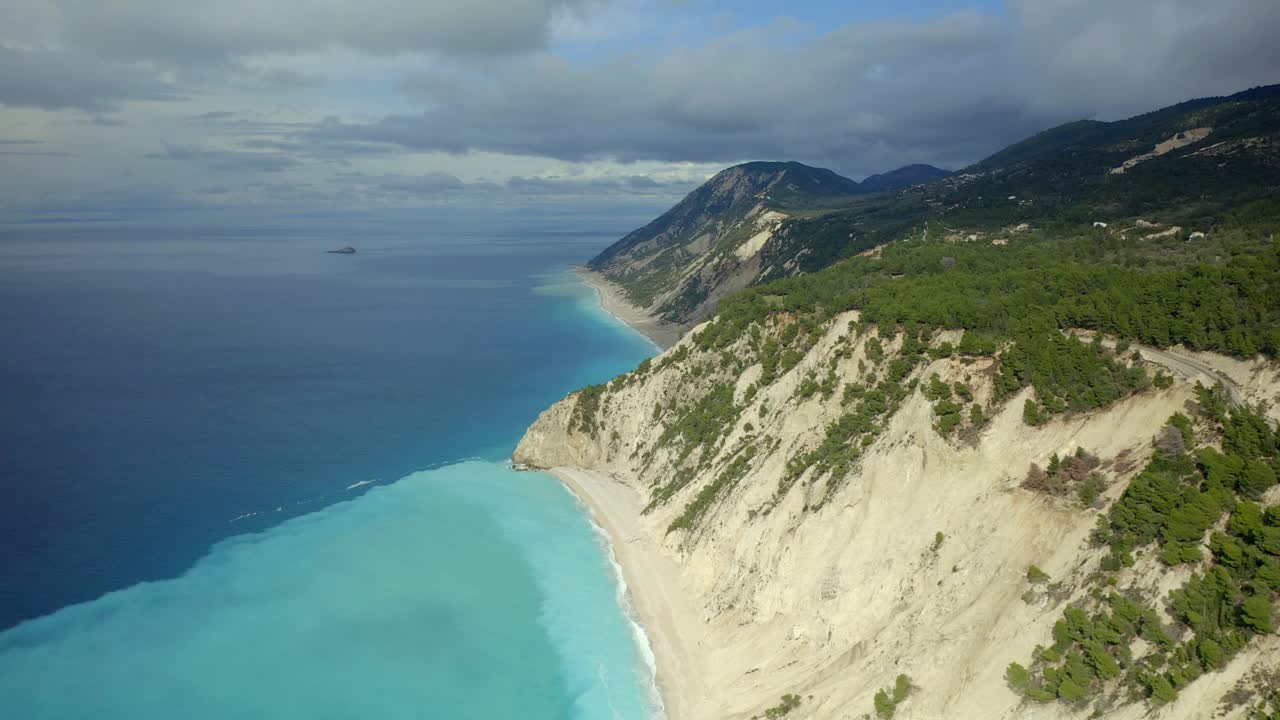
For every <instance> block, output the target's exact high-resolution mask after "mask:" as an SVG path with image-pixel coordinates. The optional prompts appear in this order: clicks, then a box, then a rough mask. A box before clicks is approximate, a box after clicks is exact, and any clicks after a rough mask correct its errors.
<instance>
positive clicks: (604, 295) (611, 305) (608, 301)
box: [573, 265, 685, 351]
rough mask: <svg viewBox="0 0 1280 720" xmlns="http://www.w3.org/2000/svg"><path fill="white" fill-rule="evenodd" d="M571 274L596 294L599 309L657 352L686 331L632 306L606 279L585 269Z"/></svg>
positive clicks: (673, 342)
mask: <svg viewBox="0 0 1280 720" xmlns="http://www.w3.org/2000/svg"><path fill="white" fill-rule="evenodd" d="M573 272H574V274H576V275H577V276H578V277H579V278H581V279H582V281H583V282H584V283H586V284H587V285H588V286H589V287H591V288H592V289H593V290H595V291H596V298H597V299H598V300H599V302H600V307H601V309H603V310H604V311H605V312H607V313H609V314H610V315H612V316H613V317H614V318H615V319H617V320H618V321H619V322H621V323H622V324H624V325H626V326H627V327H629V328H631V329H632V330H635V331H636V332H638V333H640V334H641V335H644V336H645V337H647V338H649V341H650V342H652V343H653V344H654V345H656V346H658V350H660V351H662V350H666V349H668V348H670V347H672V346H673V345H675V344H676V343H677V342H679V341H680V338H681V337H683V336H684V332H685V328H684V327H682V326H680V325H675V324H672V323H669V322H667V321H665V320H662V319H659V318H657V317H654V316H653V315H650V314H649V313H648V312H646V311H645V310H644V308H641V307H639V306H637V305H634V304H632V303H631V302H630V301H629V300H627V299H626V297H625V296H624V295H623V294H622V289H621V288H620V287H618V286H617V285H616V284H614V283H613V282H612V281H610V280H609V279H608V278H606V277H605V276H603V275H601V274H600V273H598V272H595V271H594V270H588V269H587V268H586V267H584V266H581V265H579V266H576V267H574V268H573Z"/></svg>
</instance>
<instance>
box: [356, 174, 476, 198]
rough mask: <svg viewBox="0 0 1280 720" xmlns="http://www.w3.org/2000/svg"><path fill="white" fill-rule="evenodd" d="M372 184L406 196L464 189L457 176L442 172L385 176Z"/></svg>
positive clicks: (377, 187) (385, 190)
mask: <svg viewBox="0 0 1280 720" xmlns="http://www.w3.org/2000/svg"><path fill="white" fill-rule="evenodd" d="M370 184H371V185H372V187H374V188H376V189H377V190H381V191H384V192H391V193H397V194H405V195H437V194H440V193H443V192H449V191H451V190H461V189H462V188H463V183H462V181H461V180H459V179H458V178H457V177H456V176H454V175H450V174H448V173H442V172H430V173H423V174H422V175H383V176H381V177H378V178H372V182H371V183H370Z"/></svg>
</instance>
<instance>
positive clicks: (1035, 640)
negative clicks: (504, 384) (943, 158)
mask: <svg viewBox="0 0 1280 720" xmlns="http://www.w3.org/2000/svg"><path fill="white" fill-rule="evenodd" d="M859 320H860V318H859V315H858V313H856V312H846V313H843V314H840V315H837V316H835V317H834V318H833V319H832V320H831V321H829V322H827V323H825V324H823V325H822V326H821V327H819V328H816V329H815V330H814V334H813V337H812V339H811V340H810V341H809V342H808V343H807V347H806V344H805V343H802V344H800V345H793V346H792V347H795V348H797V354H796V355H792V356H791V357H790V358H788V359H785V360H784V361H783V362H782V364H781V365H776V366H771V364H772V357H771V356H768V355H767V354H765V353H763V352H762V351H761V350H760V348H761V341H762V338H761V337H759V336H757V337H754V338H753V337H751V336H749V335H744V336H743V337H741V338H739V339H737V340H735V341H733V342H732V343H731V344H729V345H727V346H724V347H718V348H717V347H713V346H712V344H711V343H709V342H705V338H704V339H703V340H704V342H699V337H698V335H699V333H700V332H701V331H702V330H701V329H700V330H695V331H693V332H691V333H690V334H689V335H687V336H686V337H685V338H684V339H683V340H682V341H681V342H680V343H679V344H678V345H677V346H675V347H674V348H672V349H670V350H668V351H667V352H666V353H664V354H663V355H662V356H661V357H659V358H656V359H654V360H653V361H649V362H646V363H644V364H642V365H641V367H640V368H638V369H637V370H636V371H634V372H632V373H629V374H627V375H624V376H621V377H619V378H618V379H616V380H614V381H613V382H611V383H610V384H609V385H608V386H598V387H594V388H589V389H587V390H584V391H580V392H579V393H575V394H574V395H571V396H569V397H568V398H566V399H564V400H562V401H560V402H559V403H557V404H555V405H554V406H552V407H551V408H549V409H548V410H547V411H545V412H544V413H543V414H542V415H541V416H540V417H539V418H538V420H537V421H536V422H535V423H534V425H533V426H532V427H531V428H530V429H529V431H528V433H527V434H526V436H525V437H524V438H523V440H522V441H521V442H520V445H519V447H518V448H517V450H516V453H515V459H516V460H517V461H519V462H524V463H528V464H530V465H533V466H536V467H543V468H555V467H565V466H569V467H576V468H585V469H589V470H592V471H596V472H598V473H601V474H606V475H608V476H611V477H613V478H615V479H616V480H617V481H619V482H621V483H623V484H624V485H626V486H628V487H629V488H631V489H633V490H634V491H635V492H636V493H638V495H639V496H640V498H641V501H642V502H643V503H645V504H647V506H648V507H647V508H646V510H645V512H644V514H642V515H641V516H640V517H639V519H638V527H639V531H638V532H639V534H640V535H641V536H642V538H638V540H639V539H643V541H644V542H646V543H651V544H653V545H654V546H656V547H659V548H661V552H662V553H663V554H664V555H665V556H666V557H668V558H669V559H671V560H672V561H674V562H675V563H676V564H677V565H678V567H679V571H678V572H679V575H680V583H681V585H682V586H683V587H684V591H685V592H686V593H687V594H688V596H689V597H688V599H689V601H690V602H691V604H692V605H693V606H694V607H695V608H696V611H697V612H698V614H699V615H700V618H699V621H700V627H699V628H698V630H699V632H700V634H701V641H700V643H699V648H698V650H699V654H700V656H701V659H700V660H699V663H700V667H698V668H696V669H688V668H685V669H684V672H685V673H689V674H696V675H697V683H696V684H695V686H694V688H693V689H692V690H688V693H689V694H690V695H691V697H690V698H688V699H686V700H683V701H682V702H683V703H684V706H683V707H680V708H679V712H681V713H682V714H681V715H679V716H676V718H675V720H691V719H692V720H702V719H703V718H706V719H711V718H716V719H719V718H743V719H744V720H745V719H746V718H754V717H763V716H764V713H766V711H768V710H769V709H770V708H774V712H775V713H777V712H784V711H786V707H787V704H786V703H782V704H780V702H781V701H780V698H781V697H782V696H783V695H785V694H794V695H796V696H798V700H799V705H798V706H797V707H794V708H793V709H791V710H790V711H786V712H787V714H788V715H789V716H792V717H799V718H862V717H867V716H874V715H875V710H874V706H875V703H876V700H875V696H876V694H877V692H878V691H881V690H882V689H887V688H892V687H893V686H894V684H895V679H896V678H897V677H898V676H900V675H905V676H907V677H908V678H909V682H910V685H911V686H912V689H911V691H910V692H909V693H908V694H907V696H906V698H905V700H903V701H901V702H900V703H898V704H897V707H896V714H894V717H897V718H907V719H909V718H948V719H949V720H952V719H961V718H975V719H978V718H981V719H982V720H989V719H992V718H1009V719H1010V720H1012V719H1013V718H1084V717H1089V716H1090V714H1091V713H1094V712H1095V711H1097V713H1098V714H1099V715H1101V716H1105V717H1108V718H1138V717H1145V716H1147V715H1149V714H1150V713H1151V712H1152V711H1153V707H1154V706H1153V705H1152V704H1151V703H1150V702H1149V701H1145V700H1141V699H1138V700H1134V699H1132V698H1127V696H1126V695H1125V691H1124V690H1123V689H1122V688H1118V687H1113V685H1114V682H1113V685H1112V686H1105V685H1104V686H1105V687H1110V688H1112V689H1111V690H1106V691H1104V692H1103V694H1102V695H1101V697H1099V698H1096V699H1093V700H1091V701H1090V702H1089V703H1077V704H1074V705H1073V704H1069V703H1066V702H1063V701H1052V702H1046V703H1040V702H1035V701H1033V700H1030V699H1028V698H1027V697H1025V696H1024V695H1023V694H1022V693H1020V692H1018V691H1016V690H1015V689H1013V688H1011V686H1010V684H1009V682H1008V681H1007V679H1006V670H1007V668H1008V666H1009V665H1010V663H1013V662H1017V663H1023V664H1028V663H1029V659H1030V658H1032V657H1033V653H1036V652H1038V651H1039V649H1040V648H1042V647H1044V646H1047V645H1049V644H1051V643H1053V638H1054V633H1055V629H1054V626H1055V623H1056V622H1058V620H1059V619H1060V618H1061V617H1062V614H1063V611H1064V609H1065V608H1068V607H1073V606H1080V607H1089V606H1090V603H1094V602H1096V601H1097V597H1098V593H1100V592H1102V590H1100V589H1099V588H1100V587H1101V588H1102V589H1106V588H1118V589H1119V590H1121V591H1123V592H1124V593H1126V594H1128V595H1131V596H1133V597H1140V598H1145V599H1147V600H1148V601H1150V602H1151V603H1153V604H1155V605H1159V603H1160V601H1161V599H1162V598H1164V596H1165V595H1166V593H1167V592H1168V591H1169V590H1170V589H1173V588H1175V587H1178V585H1179V584H1181V583H1182V582H1184V581H1186V580H1187V579H1188V577H1190V575H1191V568H1189V567H1186V566H1178V567H1174V568H1167V567H1165V566H1164V565H1163V564H1162V563H1160V562H1158V561H1157V560H1156V559H1155V554H1154V553H1145V554H1140V555H1139V556H1138V558H1137V561H1136V562H1135V563H1134V564H1133V565H1132V567H1126V568H1123V569H1121V570H1119V571H1118V572H1116V573H1114V574H1113V577H1114V580H1112V581H1106V583H1110V585H1108V584H1106V583H1103V584H1101V585H1099V582H1100V581H1099V580H1098V578H1099V572H1100V570H1099V568H1100V565H1101V564H1102V563H1103V562H1104V559H1105V557H1106V556H1107V548H1106V547H1100V546H1098V544H1097V543H1091V542H1090V534H1091V531H1093V530H1094V528H1095V527H1096V526H1097V525H1098V523H1099V518H1101V517H1106V515H1107V513H1108V511H1109V509H1110V508H1112V507H1113V506H1114V504H1115V503H1116V502H1117V499H1118V498H1120V497H1121V496H1122V495H1123V494H1124V493H1125V491H1126V488H1127V486H1128V485H1129V483H1130V482H1131V480H1132V479H1133V478H1134V477H1135V476H1136V475H1137V474H1138V473H1139V472H1140V471H1141V470H1142V469H1143V467H1144V465H1146V463H1147V462H1148V461H1149V460H1150V459H1151V458H1152V455H1153V452H1154V450H1153V443H1152V438H1153V435H1155V434H1157V433H1158V432H1159V431H1160V428H1162V427H1163V426H1164V425H1165V422H1166V421H1167V420H1168V419H1169V418H1170V416H1172V415H1173V414H1174V413H1178V412H1183V413H1186V412H1188V409H1187V408H1188V403H1190V402H1192V401H1193V399H1194V398H1195V396H1196V393H1195V390H1194V387H1193V386H1192V384H1191V378H1189V377H1185V376H1182V375H1178V374H1177V371H1178V368H1176V367H1175V368H1173V370H1174V380H1173V382H1172V383H1169V384H1168V386H1167V387H1164V388H1163V389H1157V388H1155V387H1147V388H1146V389H1143V390H1140V391H1137V392H1134V393H1132V394H1129V395H1127V396H1126V397H1123V398H1122V399H1120V400H1118V401H1116V402H1114V403H1110V404H1109V405H1107V406H1105V407H1102V408H1099V409H1095V410H1093V411H1089V412H1083V413H1075V414H1064V415H1060V416H1055V417H1054V418H1052V419H1050V420H1048V421H1047V422H1044V423H1043V424H1040V425H1038V426H1029V425H1027V424H1026V423H1025V422H1024V417H1023V408H1024V400H1026V399H1027V398H1028V397H1031V396H1032V392H1033V391H1032V390H1031V389H1030V388H1025V389H1023V390H1020V391H1018V392H1017V393H1016V394H1014V395H1013V396H1011V397H1004V398H999V397H997V394H998V389H997V387H996V383H995V381H994V378H995V377H996V370H997V369H996V367H995V366H996V365H997V363H998V359H997V358H994V357H990V356H979V355H960V354H952V353H949V352H946V351H945V349H946V348H949V347H950V346H954V345H956V344H958V343H959V342H960V340H961V332H960V331H941V332H933V333H930V334H928V335H927V337H926V339H925V341H924V342H925V345H926V346H927V349H925V348H924V347H920V346H918V343H917V342H916V341H914V340H913V339H912V338H910V337H908V335H907V333H905V332H904V331H902V330H898V331H896V332H889V333H888V336H887V337H882V336H880V335H878V334H877V330H876V328H875V327H874V326H866V325H865V324H861V323H859ZM794 322H795V320H794V318H792V317H790V316H788V315H787V314H786V313H777V314H774V315H773V316H772V317H771V318H770V320H769V321H768V323H767V324H766V325H765V326H764V327H763V328H761V329H760V332H761V333H762V334H763V342H764V345H765V346H767V344H768V340H770V339H779V341H781V340H782V339H785V338H786V337H787V336H788V335H792V334H793V333H792V331H789V328H790V327H792V325H793V324H794ZM704 327H710V326H704ZM939 349H943V351H942V352H939ZM1197 357H1198V358H1199V360H1200V361H1207V362H1213V363H1216V364H1215V369H1220V370H1221V371H1222V372H1225V373H1227V374H1228V375H1230V377H1231V378H1232V379H1233V380H1234V381H1236V382H1238V383H1239V386H1240V388H1241V391H1242V392H1244V393H1246V394H1247V396H1248V397H1249V398H1250V399H1253V400H1260V399H1273V398H1274V395H1275V393H1276V390H1277V388H1280V375H1277V373H1276V371H1275V369H1274V368H1273V367H1271V366H1269V365H1267V364H1265V363H1262V362H1254V363H1250V362H1240V361H1231V360H1227V359H1225V358H1222V357H1220V356H1215V355H1211V354H1208V353H1200V354H1199V355H1197ZM909 358H915V359H914V360H913V361H912V366H911V367H910V369H909V370H908V371H907V372H906V373H905V374H903V373H902V372H901V367H902V365H901V363H898V364H897V365H895V363H896V361H899V360H902V359H909ZM1125 362H1132V363H1135V367H1144V368H1145V369H1147V370H1149V371H1152V372H1156V371H1163V368H1160V367H1158V366H1156V365H1152V364H1150V363H1146V362H1143V361H1139V360H1137V359H1127V360H1125ZM895 367H896V368H898V369H897V370H895V369H894V368H895ZM895 375H897V377H896V379H894V382H895V383H897V384H898V386H899V387H900V388H901V390H900V392H897V393H896V394H895V393H894V392H890V393H888V395H887V396H886V397H887V398H888V405H889V407H888V408H887V409H885V410H884V411H883V412H880V413H879V414H874V411H871V412H872V413H873V415H874V416H875V421H874V422H872V423H871V424H870V425H869V426H868V429H867V430H866V432H865V433H862V432H861V431H858V434H855V435H854V436H853V438H852V441H851V442H850V443H849V444H848V445H849V446H851V447H854V448H855V449H854V450H853V451H848V450H841V451H840V453H835V454H833V453H832V451H831V447H830V446H831V442H830V439H831V438H832V437H833V433H834V430H833V428H842V427H847V426H848V423H849V422H850V421H849V420H848V419H847V418H848V417H850V416H851V415H855V414H857V413H860V412H862V410H861V408H862V407H863V402H862V401H859V400H858V399H857V398H858V397H860V394H864V395H865V394H866V393H868V388H872V387H881V386H882V385H881V384H882V383H884V382H887V379H888V378H893V377H894V376H895ZM935 375H936V377H935ZM939 382H941V383H946V384H954V383H961V384H962V385H963V387H964V389H965V392H967V393H969V394H970V395H971V396H972V400H973V402H974V403H975V405H977V406H978V407H981V408H985V409H986V415H985V417H983V418H981V419H978V418H977V417H976V416H975V417H974V418H973V419H971V420H964V421H962V422H961V423H960V426H959V427H958V428H957V429H955V430H953V431H950V432H947V433H943V432H940V431H939V429H938V427H939V421H940V418H939V416H938V414H937V413H938V404H937V403H938V400H937V397H939V395H935V396H934V397H932V398H931V397H927V394H928V393H929V392H931V390H930V388H931V387H932V388H935V389H936V388H937V387H939V385H938V383H939ZM1162 384H1164V383H1162ZM855 406H856V407H857V408H859V410H858V411H857V412H851V408H852V407H855ZM1203 422H1204V421H1200V420H1197V423H1201V424H1202V423H1203ZM842 447H844V446H842ZM1077 448H1081V449H1083V451H1085V455H1086V456H1088V457H1091V458H1093V459H1094V460H1092V461H1091V462H1094V463H1095V465H1096V471H1095V473H1094V474H1096V475H1097V476H1098V477H1099V478H1100V479H1101V485H1102V487H1101V489H1100V495H1099V496H1098V497H1097V498H1092V499H1090V500H1089V502H1088V503H1084V502H1083V501H1081V500H1077V499H1076V496H1075V493H1074V491H1072V493H1070V494H1068V495H1063V494H1061V493H1057V494H1055V493H1053V492H1046V491H1045V490H1043V489H1036V488H1032V487H1028V484H1027V483H1026V482H1025V480H1026V479H1027V478H1028V475H1029V467H1030V465H1031V464H1032V463H1038V464H1041V465H1044V464H1045V463H1046V462H1047V461H1049V459H1050V458H1051V457H1053V456H1055V455H1056V456H1059V457H1064V458H1070V457H1072V456H1073V454H1074V453H1076V451H1077ZM841 453H843V454H841ZM806 463H807V465H806ZM1091 467H1093V466H1091ZM1091 477H1092V475H1091ZM1267 499H1269V500H1270V501H1271V502H1274V501H1276V500H1278V499H1280V497H1277V492H1276V490H1275V489H1273V490H1272V491H1271V494H1270V496H1269V498H1267ZM1032 566H1035V567H1036V568H1038V569H1039V570H1041V571H1043V572H1044V573H1047V576H1048V579H1045V578H1040V577H1039V576H1036V577H1034V578H1032V577H1029V568H1030V567H1032ZM1031 574H1032V575H1035V574H1034V573H1031ZM1161 612H1163V613H1165V615H1162V617H1164V618H1165V621H1166V622H1172V619H1171V618H1170V617H1169V616H1168V612H1169V611H1168V610H1161ZM1137 642H1138V643H1141V641H1137ZM1142 652H1143V651H1142V648H1141V647H1137V649H1136V653H1135V654H1136V655H1138V656H1140V655H1141V654H1142ZM1277 653H1280V642H1278V641H1277V638H1276V637H1275V636H1274V635H1269V636H1264V637H1259V638H1256V639H1255V640H1253V642H1250V643H1249V644H1248V645H1247V646H1246V647H1245V648H1244V649H1242V650H1241V651H1240V652H1239V653H1238V654H1237V655H1235V657H1234V659H1232V660H1231V662H1230V663H1229V664H1226V665H1224V666H1223V667H1222V668H1221V669H1218V670H1216V671H1214V672H1210V673H1206V674H1204V675H1202V676H1201V677H1199V678H1198V679H1196V680H1195V681H1194V682H1190V683H1188V684H1187V685H1186V686H1185V687H1183V688H1182V689H1180V691H1179V692H1178V696H1177V699H1176V700H1175V701H1173V702H1172V703H1170V704H1168V705H1165V706H1163V707H1158V708H1156V712H1157V716H1158V717H1161V718H1188V719H1190V718H1207V717H1211V716H1216V715H1217V713H1219V712H1220V711H1222V712H1223V715H1222V716H1223V717H1246V716H1247V715H1246V714H1245V713H1246V711H1247V708H1246V707H1245V706H1244V705H1239V704H1237V705H1236V706H1232V705H1231V702H1230V697H1231V694H1232V693H1233V692H1235V693H1236V694H1237V695H1239V696H1240V697H1243V698H1252V697H1255V696H1256V695H1257V694H1258V693H1260V692H1264V691H1263V690H1258V689H1257V687H1255V686H1256V685H1257V684H1258V683H1265V682H1267V681H1268V678H1271V679H1274V676H1272V675H1268V674H1266V673H1269V672H1271V671H1273V670H1274V666H1275V664H1276V663H1275V658H1276V657H1277ZM677 682H678V678H677ZM1241 693H1243V695H1241ZM891 697H892V693H891V692H890V693H887V694H886V695H885V698H886V699H888V698H891ZM1050 697H1052V695H1051V696H1050ZM1224 703H1225V704H1224ZM776 716H778V715H771V717H776Z"/></svg>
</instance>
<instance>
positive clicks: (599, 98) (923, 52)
mask: <svg viewBox="0 0 1280 720" xmlns="http://www.w3.org/2000/svg"><path fill="white" fill-rule="evenodd" d="M1122 5H1123V8H1117V7H1115V4H1114V3H1110V4H1103V3H1102V2H1097V1H1094V0H1054V1H1053V2H1031V1H1030V0H1026V1H1025V2H1019V3H1018V4H1017V5H1016V6H1015V8H1014V11H1013V13H1012V18H1005V17H996V16H990V15H983V14H980V13H977V12H974V11H968V12H961V13H955V14H950V15H946V16H941V17H936V18H932V19H928V20H924V21H884V22H872V23H862V24H853V25H848V26H845V27H841V28H838V29H835V30H833V31H831V32H828V33H826V34H822V35H818V36H816V37H813V36H810V35H806V34H803V33H801V34H796V33H794V32H793V30H794V27H793V25H792V24H789V23H775V24H773V25H770V26H767V27H763V28H757V29H753V30H749V31H743V32H738V33H735V34H731V35H728V36H723V37H720V38H716V39H713V40H711V41H709V42H706V43H704V44H701V45H698V46H694V47H683V48H677V49H674V50H671V51H669V52H666V53H665V54H659V55H656V56H655V55H653V54H648V53H642V52H634V53H630V54H627V55H624V56H618V57H614V58H613V59H611V60H606V61H601V62H595V63H591V64H583V63H574V62H570V61H569V60H567V59H565V58H563V57H559V56H556V55H554V54H551V53H541V54H538V55H536V56H533V57H528V58H521V59H520V60H519V61H512V62H505V63H496V64H495V63H490V64H486V65H485V66H483V67H482V68H466V67H461V68H460V67H457V66H446V67H435V68H431V69H428V70H425V71H423V72H420V73H417V74H415V75H413V76H412V77H409V78H407V79H406V80H404V81H403V82H402V85H401V87H402V89H403V90H404V91H405V92H406V93H407V94H409V95H411V96H412V97H415V98H416V99H417V100H418V101H419V102H420V103H422V105H423V106H425V109H424V110H423V111H422V112H421V113H419V114H396V115H390V116H387V117H384V118H382V119H380V120H376V121H373V122H364V123H351V122H339V121H330V122H328V123H325V124H322V125H319V126H317V127H316V128H315V129H314V131H313V132H312V136H313V137H315V138H327V139H331V140H336V139H344V140H365V141H374V142H384V143H389V144H395V145H398V146H401V147H404V148H409V149H413V150H424V151H443V152H450V153H467V152H473V151H488V152H496V153H508V154H515V155H533V156H542V157H550V158H556V159H560V160H565V161H570V162H582V161H590V160H601V159H608V160H617V161H621V162H631V161H636V160H657V161H695V162H720V163H727V162H733V161H738V160H744V159H799V160H803V161H808V162H814V163H819V164H824V165H829V166H833V167H835V168H836V169H838V170H841V171H844V172H846V173H849V174H852V175H855V176H858V175H865V174H869V173H872V172H879V171H884V170H888V169H891V168H893V167H897V166H899V165H902V164H906V163H910V162H930V163H934V164H937V165H942V166H948V167H959V166H963V165H965V164H967V163H970V162H973V161H975V160H977V159H980V158H981V157H982V156H984V155H985V154H987V153H990V152H992V151H994V150H996V149H998V148H1000V147H1002V146H1003V145H1005V144H1008V143H1010V142H1013V141H1016V140H1018V139H1021V138H1023V137H1026V136H1028V135H1030V134H1033V133H1035V132H1038V131H1040V130H1042V129H1044V128H1046V127H1048V126H1051V125H1053V124H1056V123H1059V122H1065V121H1068V120H1074V119H1078V118H1080V117H1082V116H1087V115H1093V116H1102V117H1107V118H1115V117H1121V116H1124V115H1126V114H1131V113H1134V112H1138V111H1141V110H1150V109H1154V108H1156V107H1159V106H1161V105H1163V104H1169V103H1172V102H1176V101H1179V100H1183V99H1187V98H1189V97H1192V96H1196V95H1205V94H1218V93H1225V92H1232V91H1236V90H1240V89H1244V88H1246V87H1249V86H1250V85H1255V84H1262V83H1266V82H1272V81H1276V80H1280V77H1276V76H1275V74H1276V71H1277V69H1278V68H1280V44H1277V43H1271V42H1270V41H1269V37H1268V35H1267V32H1266V29H1271V30H1274V28H1276V27H1280V4H1275V3H1256V2H1246V1H1244V0H1225V1H1224V2H1223V3H1215V4H1213V5H1201V4H1197V3H1192V2H1188V1H1187V0H1177V2H1174V3H1173V4H1172V5H1170V3H1167V2H1164V1H1163V0H1132V2H1129V3H1123V4H1122ZM1210 16H1212V21H1210ZM1153 38H1155V39H1156V40H1157V42H1152V39H1153ZM1201 58H1203V60H1202V59H1201Z"/></svg>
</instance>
